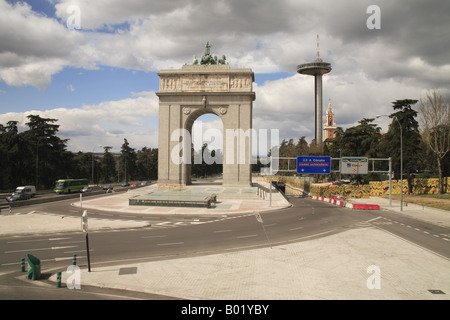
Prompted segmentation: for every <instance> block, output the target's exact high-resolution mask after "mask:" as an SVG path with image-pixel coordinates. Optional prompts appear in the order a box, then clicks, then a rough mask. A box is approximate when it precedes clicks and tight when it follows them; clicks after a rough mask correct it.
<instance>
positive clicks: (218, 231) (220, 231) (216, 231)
mask: <svg viewBox="0 0 450 320" xmlns="http://www.w3.org/2000/svg"><path fill="white" fill-rule="evenodd" d="M231 231H233V230H230V229H228V230H215V231H213V232H214V233H222V232H231Z"/></svg>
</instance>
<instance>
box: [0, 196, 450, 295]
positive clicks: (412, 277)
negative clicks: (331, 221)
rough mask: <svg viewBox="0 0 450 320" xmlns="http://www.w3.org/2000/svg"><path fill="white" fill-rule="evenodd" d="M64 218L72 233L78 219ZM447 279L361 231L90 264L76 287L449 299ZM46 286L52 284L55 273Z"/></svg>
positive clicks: (409, 251)
mask: <svg viewBox="0 0 450 320" xmlns="http://www.w3.org/2000/svg"><path fill="white" fill-rule="evenodd" d="M108 199H111V198H110V197H109V198H108ZM355 201H366V202H367V201H370V202H371V203H377V204H379V205H380V206H381V208H382V210H392V211H395V212H397V211H399V204H398V203H396V202H393V205H394V206H393V207H392V208H390V207H389V203H388V201H386V200H385V199H381V198H372V199H364V200H355ZM86 202H87V201H86ZM84 204H85V203H83V208H84ZM110 204H111V205H113V204H114V202H112V201H111V202H110ZM86 205H87V203H86ZM91 205H92V203H91ZM101 205H102V206H103V205H105V204H101ZM330 206H331V205H330ZM346 210H349V211H351V210H352V209H346ZM197 213H198V211H197ZM36 214H37V213H36ZM401 214H405V215H408V216H411V217H413V218H416V219H419V220H423V221H429V222H431V223H435V224H437V225H440V226H444V227H448V226H450V217H449V216H450V212H449V211H443V210H435V209H431V208H422V207H419V206H412V205H410V204H409V205H408V207H404V210H403V212H402V213H401ZM33 215H34V214H30V215H19V216H16V218H17V219H19V218H21V219H23V220H22V226H23V225H24V223H25V226H26V221H27V219H31V218H32V217H33ZM0 217H1V219H0V222H1V230H2V231H5V232H4V233H3V234H5V233H6V234H7V230H8V228H10V226H8V223H7V221H8V219H7V218H8V216H5V217H2V216H0ZM11 217H12V216H11ZM46 218H47V219H46V220H45V221H44V220H43V223H45V227H44V226H43V227H42V229H45V228H47V231H48V232H52V231H53V232H54V231H55V229H54V228H55V225H56V224H57V223H61V220H65V219H66V218H69V217H65V218H63V219H62V218H61V217H58V216H51V215H48V216H46ZM51 219H53V222H51ZM72 219H74V220H73V223H74V224H75V223H76V227H77V230H79V228H80V221H79V219H78V218H72ZM75 219H76V220H75ZM105 221H106V222H108V220H105ZM35 223H38V222H37V221H34V222H33V224H35ZM98 223H100V221H98ZM117 223H118V224H120V222H117ZM128 223H130V222H128ZM117 227H119V225H117ZM90 228H91V222H90ZM447 236H448V239H446V241H447V242H445V243H449V244H450V231H449V234H448V235H447ZM444 240H445V239H442V241H444ZM372 268H375V269H372ZM373 270H376V271H373ZM377 270H378V271H379V273H378V271H377ZM61 271H64V270H61ZM378 275H379V277H378ZM449 275H450V261H449V259H446V258H443V257H441V256H439V255H437V254H434V253H432V252H430V251H428V250H425V249H423V248H421V247H419V246H416V245H414V244H412V243H410V242H408V241H405V240H403V239H401V238H399V237H396V236H394V235H391V234H389V233H386V232H384V231H382V230H380V229H377V228H375V227H370V226H369V225H367V226H365V227H361V228H357V229H349V230H348V231H345V232H342V233H339V234H334V235H329V236H324V237H322V238H319V239H308V238H306V239H304V241H302V242H297V243H291V244H285V243H279V244H274V245H273V247H272V249H271V248H263V249H251V248H247V249H246V250H241V251H231V250H230V251H229V252H226V253H221V254H210V255H205V256H199V257H189V258H179V259H171V260H163V261H153V262H148V263H132V262H130V261H128V262H127V261H123V262H122V263H121V265H114V266H109V267H96V266H95V264H94V265H93V266H92V272H90V273H89V272H87V270H86V269H84V268H83V269H82V271H81V290H82V289H83V285H90V286H92V285H93V286H99V287H108V288H120V289H126V290H134V291H140V292H148V293H154V294H161V295H166V296H171V297H177V298H185V299H201V300H203V299H215V300H222V299H231V300H241V299H250V300H256V299H273V300H286V299H294V300H296V299H405V300H410V299H424V300H426V299H444V300H449V299H450V276H449ZM69 276H70V274H68V273H67V272H63V273H62V282H63V283H66V282H67V280H68V277H69ZM50 280H52V281H55V282H56V274H55V275H53V276H52V277H51V278H50ZM378 280H379V281H378ZM61 290H68V289H66V288H61ZM429 290H441V291H442V292H444V293H445V294H432V293H431V292H430V291H429Z"/></svg>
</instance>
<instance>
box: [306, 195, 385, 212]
mask: <svg viewBox="0 0 450 320" xmlns="http://www.w3.org/2000/svg"><path fill="white" fill-rule="evenodd" d="M312 198H313V200H318V201H323V202H328V203H331V204H334V205H337V206H340V207H346V208H350V209H357V210H380V206H379V205H378V204H363V203H349V202H347V203H346V202H345V201H342V200H337V199H330V198H325V197H318V196H313V197H312Z"/></svg>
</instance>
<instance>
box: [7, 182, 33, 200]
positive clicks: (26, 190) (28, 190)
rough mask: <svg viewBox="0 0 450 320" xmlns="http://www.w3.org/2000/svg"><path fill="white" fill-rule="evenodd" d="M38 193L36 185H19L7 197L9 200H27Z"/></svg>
mask: <svg viewBox="0 0 450 320" xmlns="http://www.w3.org/2000/svg"><path fill="white" fill-rule="evenodd" d="M35 194H36V188H35V186H23V187H17V188H16V190H15V191H14V192H13V193H12V195H10V196H9V197H7V198H6V200H8V201H10V202H11V201H17V200H27V199H30V198H32V197H34V195H35Z"/></svg>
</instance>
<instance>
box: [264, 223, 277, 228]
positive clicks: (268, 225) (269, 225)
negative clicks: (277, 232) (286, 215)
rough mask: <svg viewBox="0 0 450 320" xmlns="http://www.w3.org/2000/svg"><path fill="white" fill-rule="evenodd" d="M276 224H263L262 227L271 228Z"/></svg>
mask: <svg viewBox="0 0 450 320" xmlns="http://www.w3.org/2000/svg"><path fill="white" fill-rule="evenodd" d="M276 225H277V224H276V223H271V224H265V225H264V227H266V228H267V227H273V226H276Z"/></svg>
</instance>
